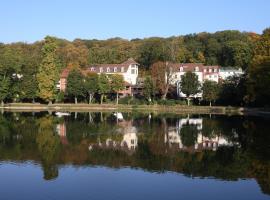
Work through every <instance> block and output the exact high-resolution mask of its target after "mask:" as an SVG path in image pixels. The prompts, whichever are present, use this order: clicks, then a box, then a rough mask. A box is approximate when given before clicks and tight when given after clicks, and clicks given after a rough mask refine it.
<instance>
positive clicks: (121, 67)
mask: <svg viewBox="0 0 270 200" xmlns="http://www.w3.org/2000/svg"><path fill="white" fill-rule="evenodd" d="M131 64H135V65H139V63H137V62H136V61H135V60H134V59H133V58H129V59H128V60H127V61H125V62H123V63H120V64H96V65H89V66H88V67H87V70H89V71H91V72H96V73H100V68H102V69H103V72H104V73H106V72H107V73H123V72H127V70H128V67H129V66H130V65H131ZM107 70H109V71H107Z"/></svg>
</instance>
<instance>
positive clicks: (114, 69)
mask: <svg viewBox="0 0 270 200" xmlns="http://www.w3.org/2000/svg"><path fill="white" fill-rule="evenodd" d="M131 64H135V65H139V64H138V63H137V62H136V61H135V60H134V59H133V58H129V59H128V60H127V61H125V62H123V63H120V64H96V65H89V66H88V67H87V68H86V69H85V70H81V72H82V73H83V74H88V73H100V68H102V69H103V72H104V73H125V72H127V70H128V67H129V66H130V65H131ZM108 69H109V71H107V70H108ZM70 70H71V69H70V68H65V69H63V71H62V72H61V75H60V78H67V77H68V74H69V72H70Z"/></svg>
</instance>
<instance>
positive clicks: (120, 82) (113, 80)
mask: <svg viewBox="0 0 270 200" xmlns="http://www.w3.org/2000/svg"><path fill="white" fill-rule="evenodd" d="M110 84H111V90H112V92H115V93H116V104H118V96H119V91H121V90H123V89H124V88H125V81H124V78H123V76H122V75H119V74H113V75H111V76H110Z"/></svg>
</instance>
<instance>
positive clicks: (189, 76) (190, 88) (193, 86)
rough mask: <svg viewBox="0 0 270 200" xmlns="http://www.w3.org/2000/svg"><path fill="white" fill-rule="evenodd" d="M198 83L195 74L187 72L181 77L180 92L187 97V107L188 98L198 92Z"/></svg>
mask: <svg viewBox="0 0 270 200" xmlns="http://www.w3.org/2000/svg"><path fill="white" fill-rule="evenodd" d="M199 88H200V82H199V80H198V76H197V75H196V74H195V73H192V72H187V73H185V74H184V75H182V76H181V82H180V91H181V92H182V93H184V94H185V95H186V97H187V101H188V105H189V101H190V96H191V95H195V94H197V93H198V92H200V89H199Z"/></svg>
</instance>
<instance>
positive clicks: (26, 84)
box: [20, 65, 38, 103]
mask: <svg viewBox="0 0 270 200" xmlns="http://www.w3.org/2000/svg"><path fill="white" fill-rule="evenodd" d="M20 89H21V90H20V94H21V97H22V98H24V99H31V100H32V102H33V103H34V102H35V98H36V97H37V91H38V87H37V78H36V71H35V69H33V68H31V67H26V66H25V65H24V66H22V78H21V82H20Z"/></svg>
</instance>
